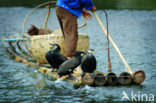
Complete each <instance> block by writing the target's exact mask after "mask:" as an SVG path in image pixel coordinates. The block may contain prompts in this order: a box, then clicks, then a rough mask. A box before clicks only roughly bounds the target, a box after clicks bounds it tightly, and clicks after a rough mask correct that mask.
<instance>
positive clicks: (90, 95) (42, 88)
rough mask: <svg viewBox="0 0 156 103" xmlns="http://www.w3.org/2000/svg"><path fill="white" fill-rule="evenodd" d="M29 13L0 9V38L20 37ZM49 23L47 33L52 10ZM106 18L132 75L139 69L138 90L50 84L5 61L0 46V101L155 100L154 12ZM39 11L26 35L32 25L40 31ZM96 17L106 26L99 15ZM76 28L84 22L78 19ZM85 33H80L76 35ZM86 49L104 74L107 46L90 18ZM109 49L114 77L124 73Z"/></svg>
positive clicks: (34, 71) (53, 21) (121, 13)
mask: <svg viewBox="0 0 156 103" xmlns="http://www.w3.org/2000/svg"><path fill="white" fill-rule="evenodd" d="M30 10H31V8H24V7H14V8H13V7H12V8H0V14H1V16H0V38H2V37H3V36H13V35H15V34H16V35H21V32H22V29H21V28H22V23H23V20H24V17H25V16H26V14H27V13H28V12H29V11H30ZM52 12H53V13H52V14H51V19H50V22H49V24H48V28H49V29H56V28H58V27H59V25H58V21H57V18H56V15H55V13H54V10H52ZM107 12H108V16H109V32H110V36H111V37H112V39H113V40H114V42H115V43H116V44H117V46H118V47H119V48H120V50H121V52H122V54H123V56H124V57H125V59H126V60H127V62H128V64H129V65H130V67H131V68H132V69H133V71H135V70H138V69H142V70H144V71H145V72H146V75H147V77H146V80H145V82H144V83H142V84H141V85H139V86H134V85H132V86H116V87H115V86H113V87H90V86H85V87H81V88H78V89H75V88H73V85H72V84H71V83H69V82H65V81H61V80H57V81H51V79H50V78H49V77H47V76H45V75H43V74H41V73H39V72H38V71H37V69H36V68H32V67H27V66H26V65H24V64H21V63H17V62H16V61H14V60H11V59H9V57H8V56H7V54H6V53H5V50H4V48H3V47H2V43H1V42H0V62H1V63H0V96H1V98H0V102H24V103H30V102H44V103H48V102H56V103H57V102H62V103H66V102H68V103H73V102H74V103H81V102H82V103H83V102H104V101H118V100H122V96H123V94H122V91H125V92H126V93H127V94H129V95H130V94H131V91H134V93H138V92H141V93H142V94H144V93H146V94H154V95H156V87H155V85H156V70H155V68H156V46H155V44H156V29H155V28H156V11H138V10H132V11H131V10H107ZM43 14H45V10H44V9H40V10H38V11H36V12H35V13H34V14H33V16H31V17H30V19H29V20H28V22H27V24H26V28H25V31H26V30H27V28H28V27H30V25H31V24H34V25H36V26H38V27H43V25H44V20H45V16H41V15H43ZM97 14H98V16H99V17H100V19H101V20H102V21H103V23H104V24H105V16H104V14H103V12H102V10H100V11H97ZM78 22H79V24H82V23H83V19H82V18H81V19H79V20H78ZM80 31H81V32H85V30H84V29H82V30H80ZM88 35H89V37H90V48H93V49H95V56H96V58H97V61H98V67H97V69H98V70H100V71H103V72H107V51H106V50H105V49H106V48H107V42H106V37H105V35H104V34H103V32H102V30H101V28H100V26H99V25H98V23H97V21H96V19H95V18H93V19H92V20H91V21H88ZM110 46H111V61H112V69H113V71H114V72H115V73H116V74H117V75H119V74H120V73H121V72H123V71H127V70H126V68H125V67H124V65H123V63H122V61H121V60H120V58H119V56H118V54H117V53H116V51H115V49H114V48H113V47H112V45H110Z"/></svg>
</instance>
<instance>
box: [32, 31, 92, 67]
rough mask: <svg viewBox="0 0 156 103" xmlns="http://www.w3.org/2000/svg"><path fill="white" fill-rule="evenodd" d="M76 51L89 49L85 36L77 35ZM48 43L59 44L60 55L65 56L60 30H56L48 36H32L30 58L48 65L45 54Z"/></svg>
mask: <svg viewBox="0 0 156 103" xmlns="http://www.w3.org/2000/svg"><path fill="white" fill-rule="evenodd" d="M78 38H79V39H78V45H77V51H83V52H86V50H87V49H88V47H89V37H88V36H87V34H79V37H78ZM49 43H56V44H59V45H60V47H61V54H63V55H64V54H65V43H64V38H63V35H62V33H61V31H60V30H56V31H54V32H52V33H51V34H48V35H38V36H32V37H31V39H30V49H29V50H30V52H31V54H32V57H33V58H34V59H36V60H37V61H38V62H39V63H41V64H46V63H48V62H47V60H46V58H45V54H46V53H47V52H48V51H49V50H50V45H49Z"/></svg>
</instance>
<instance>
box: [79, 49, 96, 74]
mask: <svg viewBox="0 0 156 103" xmlns="http://www.w3.org/2000/svg"><path fill="white" fill-rule="evenodd" d="M93 52H94V50H92V49H88V50H87V53H86V55H85V56H84V57H83V58H82V60H81V69H82V74H81V77H84V76H85V74H86V73H93V72H94V71H95V69H96V65H97V62H96V58H95V56H94V55H93V54H92V53H93ZM93 75H94V74H93Z"/></svg>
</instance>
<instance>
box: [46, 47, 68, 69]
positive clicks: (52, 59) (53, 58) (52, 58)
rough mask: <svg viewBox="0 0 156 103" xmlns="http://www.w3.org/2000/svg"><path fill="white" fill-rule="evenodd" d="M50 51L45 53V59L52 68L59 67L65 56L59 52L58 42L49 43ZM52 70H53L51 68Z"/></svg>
mask: <svg viewBox="0 0 156 103" xmlns="http://www.w3.org/2000/svg"><path fill="white" fill-rule="evenodd" d="M50 45H51V47H50V51H49V52H47V53H46V59H47V61H48V63H49V64H50V65H51V67H52V68H53V69H57V70H58V69H59V66H60V65H61V64H62V63H63V62H65V61H66V60H67V58H66V57H65V56H64V55H62V54H60V51H61V48H60V46H59V45H58V44H50ZM52 71H54V70H52Z"/></svg>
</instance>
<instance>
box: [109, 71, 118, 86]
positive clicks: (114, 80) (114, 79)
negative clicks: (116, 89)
mask: <svg viewBox="0 0 156 103" xmlns="http://www.w3.org/2000/svg"><path fill="white" fill-rule="evenodd" d="M107 83H108V85H111V86H114V85H116V84H117V83H118V77H117V76H116V74H115V73H113V72H111V73H108V74H107Z"/></svg>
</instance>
